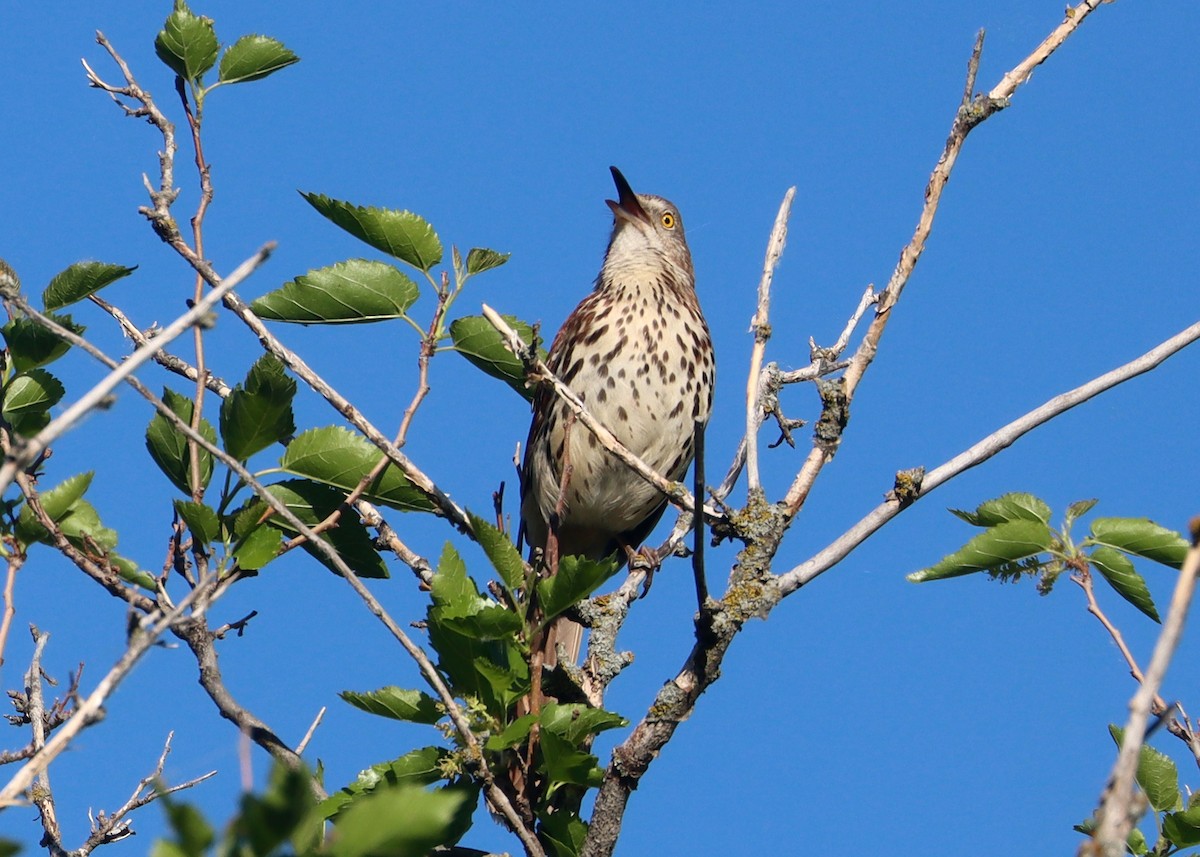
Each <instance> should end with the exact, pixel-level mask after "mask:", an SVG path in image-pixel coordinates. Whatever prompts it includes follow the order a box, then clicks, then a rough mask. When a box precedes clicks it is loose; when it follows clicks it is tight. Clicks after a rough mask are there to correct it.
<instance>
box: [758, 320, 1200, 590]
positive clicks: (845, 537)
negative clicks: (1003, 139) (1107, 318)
mask: <svg viewBox="0 0 1200 857" xmlns="http://www.w3.org/2000/svg"><path fill="white" fill-rule="evenodd" d="M1198 339H1200V322H1197V323H1195V324H1193V325H1192V326H1191V327H1188V328H1185V329H1184V330H1182V331H1180V332H1179V333H1177V334H1175V335H1174V336H1172V337H1171V338H1170V339H1168V340H1166V341H1164V342H1162V343H1160V344H1159V345H1156V346H1155V347H1154V348H1151V349H1150V350H1149V351H1147V352H1146V353H1145V354H1143V355H1141V356H1140V357H1137V358H1135V359H1134V360H1131V361H1129V362H1128V363H1125V364H1124V365H1122V366H1118V367H1117V368H1116V369H1113V370H1112V371H1111V372H1106V373H1105V374H1103V375H1101V376H1100V377H1098V378H1093V379H1092V380H1091V381H1088V382H1087V383H1085V384H1081V385H1079V386H1078V387H1076V388H1075V389H1073V390H1069V391H1067V392H1066V393H1062V394H1060V395H1058V396H1055V397H1054V398H1053V399H1050V400H1049V401H1047V402H1045V403H1044V404H1042V405H1040V406H1039V407H1037V408H1034V409H1033V410H1032V411H1030V412H1029V413H1027V414H1025V415H1024V416H1021V417H1018V418H1017V419H1015V420H1013V421H1012V422H1011V423H1009V424H1008V425H1006V426H1004V427H1003V428H1001V429H998V430H997V431H995V432H992V433H991V434H990V435H988V436H987V437H985V438H984V439H983V440H981V441H979V442H978V443H976V444H974V445H973V446H971V447H970V448H968V449H966V450H964V451H962V452H960V453H959V454H958V455H956V456H954V458H952V459H950V460H949V461H947V462H945V463H944V464H941V465H939V466H938V467H936V468H934V469H933V470H930V471H929V472H928V473H926V474H925V477H924V479H923V480H922V482H921V485H920V486H919V488H918V489H917V490H916V492H915V493H913V494H912V495H910V497H909V499H908V500H907V501H904V502H902V501H901V500H900V499H898V498H895V497H892V498H889V499H887V500H885V501H884V502H883V503H881V504H880V505H878V506H876V507H875V508H874V509H873V510H871V512H869V513H868V514H867V515H865V516H864V517H863V518H862V520H860V521H859V522H858V523H857V524H855V525H854V526H853V527H851V528H850V529H848V530H846V532H844V533H843V534H842V535H841V536H839V537H838V538H836V539H835V540H834V541H832V542H830V544H829V545H828V546H826V547H825V548H823V549H822V550H820V551H819V552H818V553H816V554H814V555H813V556H812V557H811V558H809V559H808V560H805V561H804V562H802V563H800V564H799V565H797V566H796V567H795V568H793V569H791V570H790V571H788V572H786V573H785V574H783V575H782V576H781V577H780V578H779V586H780V588H781V589H782V590H783V593H784V594H785V595H787V594H790V593H791V592H793V591H795V590H796V589H799V588H800V587H801V586H804V585H805V584H806V583H809V582H810V581H812V580H813V579H814V578H816V577H817V576H819V575H821V574H823V573H824V572H826V571H828V570H829V569H831V568H832V567H833V566H835V565H836V564H837V563H839V562H841V561H842V560H843V559H845V557H846V556H847V555H848V554H849V553H850V552H851V551H852V550H854V549H855V548H857V547H858V546H859V545H861V544H862V543H863V542H864V541H866V540H867V538H868V537H869V536H870V535H871V534H873V533H874V532H875V531H876V530H878V529H879V528H880V527H882V526H883V525H884V524H886V523H887V522H888V521H890V520H891V519H892V518H894V517H896V516H897V515H899V514H900V513H901V512H902V511H904V509H906V508H908V506H909V505H911V503H912V501H913V500H916V499H919V498H921V497H924V496H925V495H927V494H928V493H929V492H930V491H932V490H934V489H935V488H937V487H938V486H940V485H943V484H945V483H946V482H949V481H950V480H951V479H953V478H954V477H956V476H958V475H959V474H960V473H962V472H963V471H965V470H969V469H970V468H972V467H974V466H975V465H977V464H981V463H983V462H984V461H987V460H988V459H989V458H991V457H992V456H993V455H996V454H997V453H998V452H1000V451H1002V450H1004V449H1007V448H1008V447H1009V446H1012V444H1013V443H1015V442H1016V441H1017V440H1018V439H1019V438H1020V437H1021V436H1023V435H1025V434H1027V433H1029V432H1030V431H1033V429H1035V428H1037V427H1038V426H1040V425H1042V424H1044V423H1047V422H1049V421H1050V420H1052V419H1054V418H1055V417H1057V416H1058V415H1060V414H1062V413H1064V412H1066V411H1069V410H1070V409H1071V408H1074V407H1076V406H1077V405H1081V404H1083V403H1084V402H1086V401H1087V400H1088V399H1091V398H1093V397H1095V396H1098V395H1100V394H1101V393H1103V392H1105V391H1106V390H1111V389H1112V388H1113V387H1115V386H1117V385H1118V384H1121V383H1124V382H1125V381H1128V380H1129V379H1131V378H1135V377H1137V376H1138V375H1141V374H1143V373H1145V372H1149V371H1150V370H1151V369H1154V368H1155V367H1156V366H1158V365H1159V364H1160V363H1162V362H1163V361H1164V360H1166V359H1167V358H1168V357H1171V356H1172V355H1174V354H1177V353H1178V352H1180V351H1182V350H1183V349H1184V348H1186V347H1187V346H1189V345H1191V344H1192V343H1193V342H1195V341H1196V340H1198Z"/></svg>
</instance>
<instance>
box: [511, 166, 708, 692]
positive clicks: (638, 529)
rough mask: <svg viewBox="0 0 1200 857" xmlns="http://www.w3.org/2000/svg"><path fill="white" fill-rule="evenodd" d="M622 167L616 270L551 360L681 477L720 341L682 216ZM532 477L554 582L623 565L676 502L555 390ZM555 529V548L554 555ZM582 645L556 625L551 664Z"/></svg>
mask: <svg viewBox="0 0 1200 857" xmlns="http://www.w3.org/2000/svg"><path fill="white" fill-rule="evenodd" d="M610 170H611V172H612V177H613V181H614V183H615V184H616V189H617V199H616V200H611V199H610V200H606V202H607V204H608V207H609V208H610V209H612V213H613V227H612V234H611V236H610V238H609V241H608V248H607V250H606V251H605V254H604V263H603V265H602V266H601V268H600V274H599V276H598V277H597V278H596V281H595V286H594V288H593V290H592V292H591V293H590V294H588V295H587V296H586V297H585V298H584V299H583V300H582V301H581V302H580V303H579V305H578V306H577V307H575V309H574V311H573V312H572V313H571V314H570V315H569V316H568V317H567V320H566V321H565V322H564V323H563V325H562V328H561V329H560V330H559V331H558V334H557V335H556V336H555V337H554V340H553V342H552V344H551V345H550V351H549V356H548V358H547V365H548V367H549V368H550V369H551V371H553V372H554V374H555V375H556V376H557V377H558V378H559V379H561V380H562V381H563V382H564V383H565V384H566V385H567V386H568V387H570V388H571V390H572V391H573V392H574V393H575V394H576V395H577V396H578V397H579V398H580V399H581V400H582V401H583V403H584V405H585V406H586V408H587V410H588V412H589V413H590V414H591V415H592V416H593V417H595V418H596V419H597V420H598V421H599V422H600V423H601V424H602V425H604V426H605V427H606V428H608V429H609V431H611V432H612V433H613V434H614V435H615V436H616V437H617V439H618V440H620V441H621V442H622V443H623V444H624V445H625V446H626V447H627V448H628V449H629V450H630V451H631V452H633V453H634V454H635V455H637V456H638V457H640V458H641V459H642V460H643V461H645V462H646V463H647V464H648V465H649V466H650V467H652V468H654V469H655V470H657V471H658V472H659V473H661V474H662V475H663V476H665V477H666V478H667V479H670V480H673V481H677V480H679V479H681V478H682V477H683V476H684V474H685V473H686V472H687V469H688V467H689V465H690V464H691V462H692V458H693V456H694V454H695V451H694V434H695V430H696V424H697V423H700V424H704V423H707V421H708V418H709V414H710V413H711V411H712V400H713V387H714V384H715V381H716V361H715V356H714V353H713V345H712V337H711V335H710V333H709V329H708V323H707V322H706V321H705V319H704V314H703V313H702V312H701V309H700V302H699V300H698V298H697V296H696V289H695V274H694V272H693V268H692V255H691V251H690V250H689V249H688V244H687V239H686V237H685V236H684V230H683V219H682V218H681V217H680V215H679V210H678V208H676V206H675V205H674V203H672V202H671V201H669V200H667V199H664V198H662V197H661V196H654V195H650V194H635V193H634V192H633V189H632V188H631V187H630V185H629V182H628V181H626V179H625V176H623V175H622V174H621V171H620V170H618V169H617V168H616V167H610ZM564 470H567V471H568V477H567V479H566V480H565V481H564V478H563V473H564ZM521 475H522V478H521V518H522V533H523V535H524V537H525V540H526V543H527V544H528V545H529V546H530V547H531V548H532V550H533V554H534V557H535V558H536V557H541V558H542V560H541V561H542V566H543V568H542V570H543V573H553V571H554V570H555V567H556V566H555V564H556V563H557V557H563V556H581V557H584V558H586V559H589V560H597V561H598V560H602V559H605V558H607V557H609V556H612V555H614V554H616V556H617V559H618V561H619V563H620V564H624V563H625V562H626V561H627V560H628V558H629V557H630V556H631V555H632V554H633V552H634V551H635V550H636V549H637V548H638V546H639V545H641V543H642V542H643V541H644V540H645V539H646V538H647V537H648V536H649V535H650V533H651V531H652V530H653V529H654V526H655V525H656V524H657V523H658V521H659V519H660V518H661V517H662V514H663V512H664V511H665V509H666V505H667V501H666V498H665V497H663V495H662V494H661V493H660V492H659V491H658V489H656V488H654V487H653V486H652V485H650V484H649V483H648V482H646V481H645V480H644V479H642V477H641V476H639V475H638V474H637V473H635V472H634V471H633V470H632V469H631V468H629V467H628V466H627V465H626V464H625V463H624V462H622V461H620V460H619V459H618V458H617V457H616V456H614V455H613V454H612V453H611V452H609V451H608V450H606V449H604V447H603V446H601V445H600V443H599V442H598V441H597V439H596V437H595V435H593V434H592V433H591V432H590V431H588V429H587V428H586V427H585V426H584V425H583V424H582V423H578V422H576V421H575V420H574V418H573V414H572V413H571V411H570V409H569V408H568V406H567V405H566V404H565V403H564V402H563V400H562V399H561V398H560V397H559V396H557V395H556V394H555V393H554V391H553V390H552V389H551V388H550V387H549V386H548V385H546V384H543V385H540V386H539V387H538V388H537V390H536V391H535V393H534V397H533V419H532V422H531V425H530V429H529V437H528V440H527V442H526V444H525V457H524V461H523V464H522V469H521ZM552 531H553V533H554V535H555V542H556V544H555V547H556V550H554V551H548V550H547V547H548V543H549V537H550V535H551V533H552ZM551 553H552V554H553V558H552V559H550V560H549V562H547V561H546V560H547V554H551ZM548 565H549V566H555V567H547V566H548ZM582 640H583V628H582V627H581V626H580V625H579V624H578V623H576V622H574V621H572V620H570V619H567V618H565V617H562V618H559V619H557V620H556V621H555V622H554V624H553V625H552V626H551V628H550V630H549V632H548V633H547V634H546V637H545V639H544V641H543V643H542V647H541V650H542V653H543V664H544V665H545V666H546V667H549V668H553V667H554V666H555V665H556V664H557V662H558V657H557V654H556V652H557V646H558V644H561V645H562V646H563V649H564V652H565V654H566V655H567V656H568V657H570V658H571V660H572V662H576V661H577V660H578V657H579V650H580V647H581V645H582Z"/></svg>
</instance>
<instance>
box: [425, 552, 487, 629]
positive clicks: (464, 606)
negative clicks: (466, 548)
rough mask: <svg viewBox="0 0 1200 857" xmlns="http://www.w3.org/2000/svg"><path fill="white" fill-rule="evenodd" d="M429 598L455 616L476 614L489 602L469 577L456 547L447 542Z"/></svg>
mask: <svg viewBox="0 0 1200 857" xmlns="http://www.w3.org/2000/svg"><path fill="white" fill-rule="evenodd" d="M429 597H430V599H431V600H432V601H433V603H434V605H436V606H438V607H446V608H448V609H449V610H450V611H451V612H452V613H453V614H454V615H460V616H461V615H466V614H469V613H475V612H477V611H478V610H479V608H480V607H482V606H484V605H485V604H487V603H488V600H487V599H486V598H484V597H482V596H481V595H480V594H479V590H478V589H477V588H476V587H475V583H474V582H473V581H472V580H471V578H469V577H467V566H466V563H464V562H463V561H462V557H461V556H459V553H458V551H457V550H455V549H454V545H452V544H451V543H450V542H446V544H445V546H444V547H443V548H442V556H441V559H439V560H438V568H437V572H436V573H435V574H434V575H433V580H432V581H430V584H429Z"/></svg>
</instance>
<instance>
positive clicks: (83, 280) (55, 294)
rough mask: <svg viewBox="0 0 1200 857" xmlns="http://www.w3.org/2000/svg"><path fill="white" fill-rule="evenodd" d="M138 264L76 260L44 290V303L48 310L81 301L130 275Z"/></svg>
mask: <svg viewBox="0 0 1200 857" xmlns="http://www.w3.org/2000/svg"><path fill="white" fill-rule="evenodd" d="M136 270H137V266H136V265H134V266H133V267H132V268H126V267H125V266H124V265H113V264H110V263H108V262H76V263H75V264H74V265H72V266H71V267H69V268H67V269H66V270H65V271H63V272H62V273H60V274H56V275H55V277H54V279H52V280H51V281H50V285H48V286H46V290H45V291H44V292H42V305H43V306H44V307H45V308H46V311H47V312H49V311H51V310H56V309H61V308H62V307H65V306H68V305H69V304H73V303H75V302H77V301H81V300H83V299H84V298H86V297H87V296H88V295H94V294H95V293H96V292H98V291H100V290H101V289H102V288H104V287H105V286H108V285H112V284H113V283H115V282H116V281H117V280H119V279H121V278H122V277H128V276H129V275H130V274H132V273H133V272H134V271H136Z"/></svg>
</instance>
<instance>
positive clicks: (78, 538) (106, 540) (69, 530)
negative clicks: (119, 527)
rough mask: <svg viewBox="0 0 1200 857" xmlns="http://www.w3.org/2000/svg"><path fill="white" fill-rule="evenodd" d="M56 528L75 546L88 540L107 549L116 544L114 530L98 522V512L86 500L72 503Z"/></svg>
mask: <svg viewBox="0 0 1200 857" xmlns="http://www.w3.org/2000/svg"><path fill="white" fill-rule="evenodd" d="M58 528H59V529H60V530H62V531H63V535H65V536H66V537H67V538H68V539H69V540H70V541H71V542H72V543H74V544H75V545H76V546H82V545H84V544H86V542H87V541H88V540H90V541H92V542H94V543H95V544H97V545H99V546H100V547H102V548H106V549H109V550H111V549H112V548H115V547H116V546H117V533H116V530H110V529H109V528H108V527H106V526H104V524H102V523H101V522H100V513H99V512H97V511H96V507H95V506H93V505H92V504H91V503H89V502H88V501H87V500H76V501H75V502H74V503H72V504H71V508H70V510H69V511H68V512H67V514H65V515H64V516H63V517H62V519H61V520H59V521H58Z"/></svg>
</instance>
